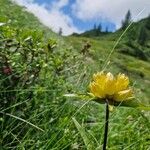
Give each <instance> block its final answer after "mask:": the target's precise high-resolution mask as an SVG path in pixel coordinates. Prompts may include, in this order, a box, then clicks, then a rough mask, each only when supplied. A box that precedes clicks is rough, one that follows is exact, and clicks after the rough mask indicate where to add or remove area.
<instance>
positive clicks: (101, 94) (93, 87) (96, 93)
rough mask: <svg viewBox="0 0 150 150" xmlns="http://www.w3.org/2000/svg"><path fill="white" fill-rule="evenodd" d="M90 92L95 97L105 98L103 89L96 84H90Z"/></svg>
mask: <svg viewBox="0 0 150 150" xmlns="http://www.w3.org/2000/svg"><path fill="white" fill-rule="evenodd" d="M89 87H90V92H91V93H93V95H94V96H95V97H99V98H104V97H105V95H104V92H103V90H102V88H101V87H100V86H99V85H98V84H97V83H95V82H92V83H90V86H89Z"/></svg>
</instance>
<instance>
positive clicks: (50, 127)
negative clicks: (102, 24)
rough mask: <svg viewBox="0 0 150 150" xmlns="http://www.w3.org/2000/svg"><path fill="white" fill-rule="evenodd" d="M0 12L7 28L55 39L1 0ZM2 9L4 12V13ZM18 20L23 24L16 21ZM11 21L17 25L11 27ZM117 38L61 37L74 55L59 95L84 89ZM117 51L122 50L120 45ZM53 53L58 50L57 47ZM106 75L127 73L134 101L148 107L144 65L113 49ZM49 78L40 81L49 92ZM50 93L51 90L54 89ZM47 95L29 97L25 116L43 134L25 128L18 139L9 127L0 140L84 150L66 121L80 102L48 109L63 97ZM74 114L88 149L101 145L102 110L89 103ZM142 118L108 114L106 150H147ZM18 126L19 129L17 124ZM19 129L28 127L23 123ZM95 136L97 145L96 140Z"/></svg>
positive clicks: (148, 67)
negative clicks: (42, 33)
mask: <svg viewBox="0 0 150 150" xmlns="http://www.w3.org/2000/svg"><path fill="white" fill-rule="evenodd" d="M0 7H1V8H2V9H0V16H1V17H0V19H1V20H0V22H7V21H8V20H9V19H10V18H11V20H12V21H11V22H10V25H11V26H14V27H18V26H19V27H20V28H22V27H23V28H30V29H31V30H34V29H35V28H36V29H37V30H39V29H41V30H43V31H46V33H48V35H47V36H46V38H47V37H48V36H51V35H54V36H55V34H54V33H52V32H51V31H50V30H49V29H47V28H46V27H44V26H43V25H41V24H40V23H39V22H38V20H37V19H36V18H35V17H34V16H33V15H31V14H29V13H27V12H24V11H22V8H20V7H18V6H16V5H13V4H10V3H9V2H8V1H7V0H5V1H0ZM6 8H9V9H7V10H6ZM10 8H11V9H10ZM14 18H15V19H14ZM22 18H23V20H24V21H22ZM24 18H25V19H24ZM14 20H17V21H15V22H14ZM119 34H120V33H117V35H113V36H111V37H109V38H108V37H106V38H103V39H101V38H100V39H90V38H85V37H79V38H77V37H72V36H70V37H65V38H64V43H63V44H64V47H67V48H68V50H69V49H71V50H72V55H77V59H74V57H73V56H72V57H73V58H72V59H71V60H72V61H70V59H69V62H68V63H70V64H71V67H70V68H66V70H63V72H66V74H69V75H70V76H69V77H67V79H66V82H67V83H66V84H64V83H63V84H61V82H60V88H61V89H62V91H63V90H64V89H65V88H66V86H67V84H68V83H72V88H73V91H77V92H83V91H85V89H86V87H87V85H88V84H89V82H90V79H91V76H92V74H93V73H94V72H97V71H101V70H102V68H103V66H104V63H105V62H106V58H107V56H108V55H109V54H110V52H111V50H112V48H113V45H114V43H115V41H116V40H117V38H118V37H119ZM55 38H57V36H55ZM85 41H89V43H90V44H91V46H92V47H91V48H90V51H89V54H86V55H82V54H81V52H80V51H81V49H82V47H83V45H84V44H85ZM119 46H122V45H121V44H120V45H119ZM117 48H118V47H117ZM59 49H61V48H60V47H59ZM70 57H71V56H70ZM73 61H74V62H73ZM77 66H79V67H77ZM107 70H108V71H112V72H113V73H118V72H120V71H121V72H124V73H127V74H128V75H129V76H130V77H131V79H132V81H133V83H134V85H135V86H136V89H137V94H138V96H137V97H138V99H139V100H142V101H145V102H146V103H149V101H148V100H149V97H150V94H149V93H150V89H149V86H150V64H149V62H146V61H142V60H139V59H137V58H135V57H132V56H128V55H124V54H121V53H118V52H117V49H115V51H114V53H113V54H112V55H111V57H110V59H109V64H108V66H107ZM141 73H142V74H144V78H143V77H141ZM50 78H51V76H50V77H49V78H48V79H47V81H45V84H44V86H45V87H46V86H47V87H50V85H48V84H49V79H50ZM46 84H47V85H46ZM53 90H54V91H57V89H53ZM45 95H46V96H45ZM51 95H55V93H51V92H49V95H48V94H47V93H42V92H41V93H40V97H39V98H38V97H35V98H34V99H36V105H37V106H36V107H37V108H35V110H34V111H33V112H30V114H31V116H30V118H29V121H31V122H32V123H34V124H35V125H37V126H40V127H41V128H43V129H44V130H45V132H44V133H43V132H42V133H41V132H38V131H37V130H34V129H32V128H31V127H30V126H29V127H30V128H29V130H28V131H27V133H26V135H25V136H24V137H23V138H20V137H19V132H17V133H14V132H13V130H14V129H13V128H12V129H11V131H7V132H8V133H7V132H5V135H8V136H9V134H10V133H11V134H10V135H11V136H13V137H14V141H16V139H17V141H18V140H19V143H20V144H18V146H17V147H15V148H14V149H24V148H25V149H29V148H30V149H40V148H41V149H47V150H49V149H52V148H53V149H56V150H60V149H67V148H68V149H73V147H78V149H83V150H84V149H86V148H85V146H84V144H83V142H82V140H83V139H82V138H81V135H80V134H79V133H78V131H77V130H76V129H75V127H74V124H73V123H71V122H72V121H71V117H72V116H74V113H76V112H77V111H78V110H79V108H80V106H81V104H84V103H78V102H74V101H71V102H68V103H65V104H63V105H62V106H61V107H53V105H54V106H55V105H56V104H57V103H58V102H59V101H60V100H62V99H63V98H62V96H55V97H52V96H51ZM140 97H141V98H140ZM40 98H41V99H40ZM53 99H54V101H53V103H52V102H51V101H52V100H53ZM56 99H57V101H56ZM39 105H40V106H39ZM91 105H92V107H91ZM56 106H57V105H56ZM78 112H79V113H78V114H77V115H76V116H75V117H76V119H77V120H78V121H79V123H81V124H82V125H83V126H84V128H85V129H86V131H87V133H88V135H89V136H90V138H91V139H90V141H93V143H94V145H98V144H97V143H100V145H102V134H101V133H102V132H103V122H102V120H103V116H104V107H103V106H101V105H100V106H99V105H97V104H95V103H94V104H91V103H90V105H87V106H86V107H84V108H82V109H81V110H80V111H78ZM143 115H144V116H147V117H145V118H143V116H142V115H141V112H140V111H138V110H134V109H127V108H117V109H115V111H114V112H113V113H112V114H111V121H110V123H111V124H110V131H109V149H110V150H116V149H118V150H122V149H123V148H128V149H131V150H135V149H137V150H138V149H139V150H146V149H147V148H148V142H149V141H148V140H149V130H148V129H149V122H148V113H147V112H144V113H143ZM38 116H39V118H38ZM36 118H38V119H36ZM89 118H92V120H93V119H94V120H95V122H94V123H93V124H88V123H87V122H86V121H87V120H88V119H89ZM13 122H15V121H14V120H13V121H12V122H11V125H13ZM18 125H20V126H21V124H18ZM25 126H26V127H28V126H27V125H26V124H25ZM8 129H9V128H8ZM100 137H101V140H100V139H99V138H100ZM118 139H119V140H118ZM12 143H13V141H12ZM90 144H92V143H90ZM100 145H99V146H100ZM8 146H9V144H8ZM8 146H7V145H6V148H8ZM67 146H68V147H67ZM65 147H66V148H65ZM0 148H1V146H0ZM74 149H75V148H74Z"/></svg>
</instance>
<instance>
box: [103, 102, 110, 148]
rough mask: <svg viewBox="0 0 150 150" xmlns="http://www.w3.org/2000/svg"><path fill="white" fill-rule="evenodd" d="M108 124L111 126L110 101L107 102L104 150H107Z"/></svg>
mask: <svg viewBox="0 0 150 150" xmlns="http://www.w3.org/2000/svg"><path fill="white" fill-rule="evenodd" d="M108 124H109V104H108V101H107V100H106V117H105V131H104V142H103V150H106V146H107V136H108Z"/></svg>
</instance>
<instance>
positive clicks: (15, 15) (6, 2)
mask: <svg viewBox="0 0 150 150" xmlns="http://www.w3.org/2000/svg"><path fill="white" fill-rule="evenodd" d="M0 8H1V9H0V22H3V23H7V24H8V25H10V26H12V27H14V28H16V27H17V28H20V29H31V30H35V31H42V32H43V33H44V35H45V37H46V38H48V37H53V38H55V37H57V36H56V34H55V33H54V32H52V31H51V30H50V29H49V28H47V27H46V26H44V25H43V24H42V23H40V22H39V20H38V19H37V18H36V17H35V16H34V15H33V14H31V13H29V12H27V11H26V9H25V8H23V7H20V6H17V5H16V4H14V3H12V2H11V1H10V0H1V1H0ZM57 38H58V37H57Z"/></svg>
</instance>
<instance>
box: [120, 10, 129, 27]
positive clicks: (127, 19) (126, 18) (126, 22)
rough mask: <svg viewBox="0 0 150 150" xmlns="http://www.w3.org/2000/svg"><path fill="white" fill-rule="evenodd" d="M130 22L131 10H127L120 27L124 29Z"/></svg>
mask: <svg viewBox="0 0 150 150" xmlns="http://www.w3.org/2000/svg"><path fill="white" fill-rule="evenodd" d="M130 23H131V12H130V10H128V12H127V14H126V15H125V19H124V20H123V21H122V29H123V30H124V29H126V28H127V26H128V25H129V24H130Z"/></svg>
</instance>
